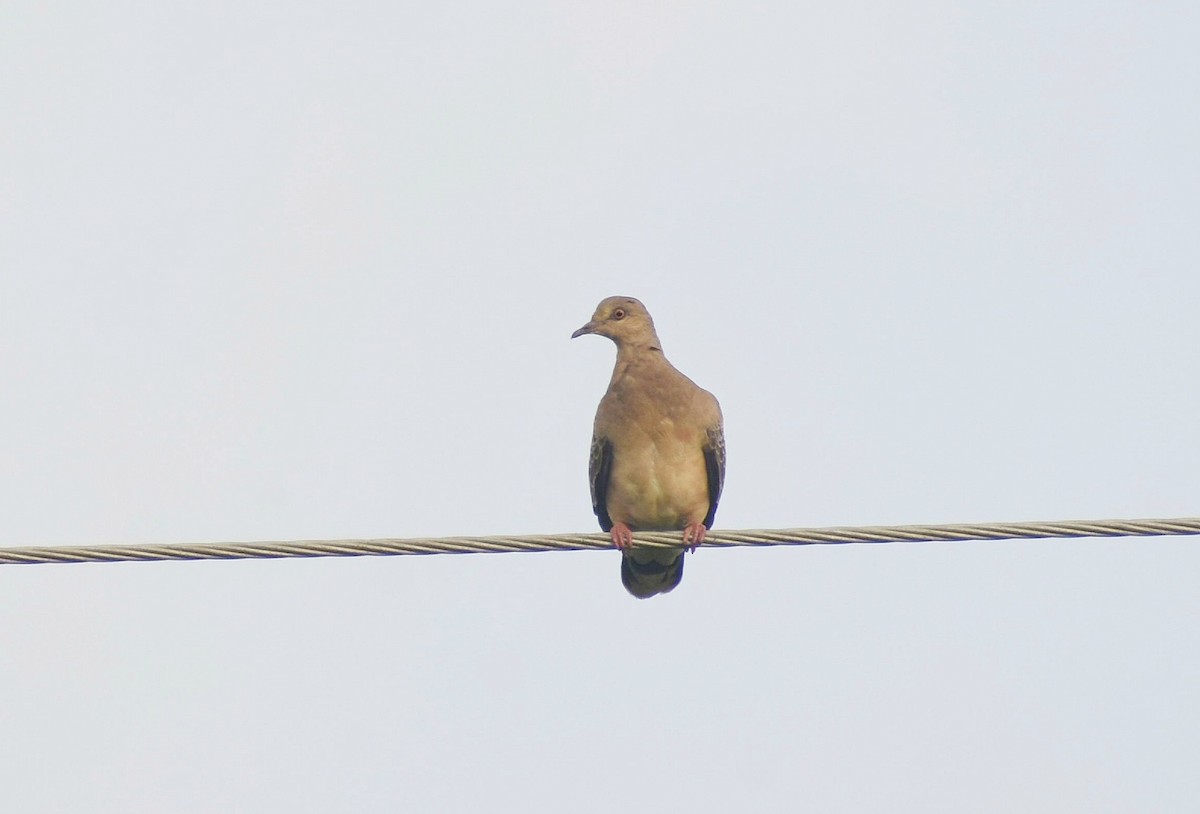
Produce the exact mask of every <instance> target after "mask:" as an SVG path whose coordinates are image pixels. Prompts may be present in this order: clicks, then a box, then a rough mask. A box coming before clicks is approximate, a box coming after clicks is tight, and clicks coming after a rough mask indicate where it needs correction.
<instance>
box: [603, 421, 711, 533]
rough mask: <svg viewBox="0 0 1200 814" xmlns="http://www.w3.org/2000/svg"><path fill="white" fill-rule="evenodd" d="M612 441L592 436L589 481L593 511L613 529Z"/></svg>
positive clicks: (608, 528)
mask: <svg viewBox="0 0 1200 814" xmlns="http://www.w3.org/2000/svg"><path fill="white" fill-rule="evenodd" d="M612 458H613V455H612V442H611V441H609V440H608V439H607V438H601V437H600V436H598V435H593V436H592V454H591V456H590V457H589V459H588V481H589V482H590V483H591V485H592V511H594V512H595V513H596V518H597V519H598V520H599V521H600V528H602V529H603V530H604V531H612V527H613V522H612V518H610V517H609V516H608V476H609V475H610V474H611V473H612ZM710 477H711V476H710Z"/></svg>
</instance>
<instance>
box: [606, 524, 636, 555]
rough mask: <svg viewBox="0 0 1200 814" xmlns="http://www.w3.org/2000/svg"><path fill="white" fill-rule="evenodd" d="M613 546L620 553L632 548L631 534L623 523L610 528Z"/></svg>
mask: <svg viewBox="0 0 1200 814" xmlns="http://www.w3.org/2000/svg"><path fill="white" fill-rule="evenodd" d="M611 534H612V541H613V545H614V546H616V547H617V548H619V549H621V550H622V551H628V550H629V549H631V548H633V532H632V531H631V530H630V528H629V526H627V525H625V524H624V523H614V524H613V527H612V532H611Z"/></svg>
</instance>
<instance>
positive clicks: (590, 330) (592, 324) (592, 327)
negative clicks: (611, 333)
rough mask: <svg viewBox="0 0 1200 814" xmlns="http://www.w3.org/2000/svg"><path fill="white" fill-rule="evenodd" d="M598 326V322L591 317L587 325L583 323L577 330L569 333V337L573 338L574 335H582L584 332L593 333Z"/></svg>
mask: <svg viewBox="0 0 1200 814" xmlns="http://www.w3.org/2000/svg"><path fill="white" fill-rule="evenodd" d="M599 327H600V323H599V322H597V321H596V320H594V319H593V320H592V321H591V322H589V323H588V324H587V325H584V326H583V327H582V328H580V329H579V330H578V331H576V332H575V333H573V334H571V338H572V339H574V338H575V337H577V336H583V335H584V334H594V333H595V332H596V329H597V328H599Z"/></svg>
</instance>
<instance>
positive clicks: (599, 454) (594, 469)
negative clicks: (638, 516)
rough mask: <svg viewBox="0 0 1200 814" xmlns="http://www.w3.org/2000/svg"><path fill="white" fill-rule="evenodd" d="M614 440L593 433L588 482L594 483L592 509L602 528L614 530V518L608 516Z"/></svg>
mask: <svg viewBox="0 0 1200 814" xmlns="http://www.w3.org/2000/svg"><path fill="white" fill-rule="evenodd" d="M612 459H613V450H612V442H611V441H609V440H608V439H607V438H604V437H602V436H600V435H595V434H593V435H592V453H591V455H590V456H589V458H588V482H589V483H590V484H591V485H592V511H594V512H595V513H596V519H598V520H599V521H600V528H601V529H603V530H604V531H612V527H613V522H612V518H610V517H609V516H608V476H609V474H611V472H612Z"/></svg>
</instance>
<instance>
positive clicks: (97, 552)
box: [0, 517, 1200, 565]
mask: <svg viewBox="0 0 1200 814" xmlns="http://www.w3.org/2000/svg"><path fill="white" fill-rule="evenodd" d="M1172 535H1200V517H1182V518H1176V519H1171V520H1098V521H1091V520H1087V521H1065V522H1057V523H1044V522H1041V523H963V524H958V523H955V524H947V525H933V526H844V527H835V528H818V529H750V530H744V531H711V532H709V533H708V536H707V537H706V538H705V540H704V546H703V547H705V548H708V547H712V548H726V547H729V546H771V545H826V544H841V543H931V542H963V541H968V540H1016V539H1043V538H1050V537H1158V536H1172ZM634 542H635V544H636V545H640V546H646V547H649V548H669V547H673V546H679V545H680V542H681V538H680V534H679V532H639V533H637V534H636V535H634ZM611 547H612V541H611V539H610V538H609V536H608V535H607V534H550V535H523V536H516V537H418V538H412V539H382V540H293V541H283V542H260V543H198V544H192V545H181V544H174V545H96V546H27V547H22V548H4V547H0V565H35V564H43V563H73V562H135V561H136V562H145V561H152V560H243V559H280V558H285V557H364V556H371V555H377V556H379V555H382V556H389V555H396V554H482V553H498V552H517V551H579V550H584V549H596V550H599V549H607V548H611Z"/></svg>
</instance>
